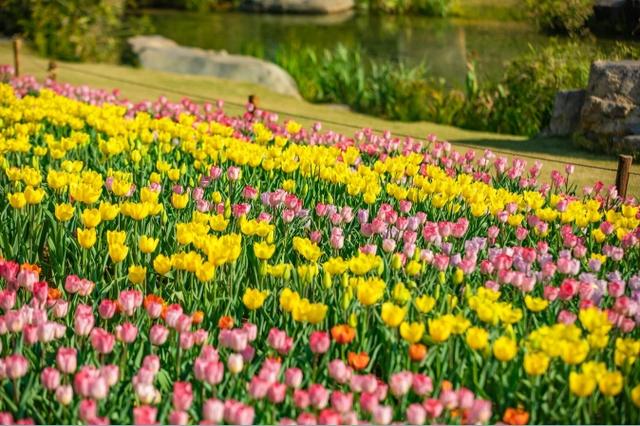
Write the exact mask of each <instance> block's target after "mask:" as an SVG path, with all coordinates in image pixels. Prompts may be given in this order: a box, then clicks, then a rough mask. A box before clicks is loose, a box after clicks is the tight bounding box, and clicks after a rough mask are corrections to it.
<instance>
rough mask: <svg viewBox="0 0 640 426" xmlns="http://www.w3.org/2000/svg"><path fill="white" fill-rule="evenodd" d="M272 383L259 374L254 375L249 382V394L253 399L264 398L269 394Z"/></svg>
mask: <svg viewBox="0 0 640 426" xmlns="http://www.w3.org/2000/svg"><path fill="white" fill-rule="evenodd" d="M270 386H271V384H270V383H269V382H267V381H266V380H263V379H261V378H260V377H258V376H253V377H252V378H251V381H250V382H249V395H250V396H251V398H253V399H263V398H264V397H265V396H267V392H268V391H269V387H270Z"/></svg>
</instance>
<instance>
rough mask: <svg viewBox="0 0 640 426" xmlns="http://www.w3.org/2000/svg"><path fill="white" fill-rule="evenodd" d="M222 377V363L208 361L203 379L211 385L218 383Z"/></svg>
mask: <svg viewBox="0 0 640 426" xmlns="http://www.w3.org/2000/svg"><path fill="white" fill-rule="evenodd" d="M223 377H224V364H222V362H220V361H209V363H208V364H207V365H206V367H205V369H204V380H205V381H206V382H207V383H209V384H210V385H211V386H215V385H218V384H220V383H221V382H222V379H223Z"/></svg>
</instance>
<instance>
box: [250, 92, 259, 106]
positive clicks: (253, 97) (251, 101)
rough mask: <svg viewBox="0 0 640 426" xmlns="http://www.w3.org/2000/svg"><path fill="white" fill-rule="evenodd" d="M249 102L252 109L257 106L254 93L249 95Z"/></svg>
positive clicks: (256, 98)
mask: <svg viewBox="0 0 640 426" xmlns="http://www.w3.org/2000/svg"><path fill="white" fill-rule="evenodd" d="M249 103H250V104H251V105H253V108H254V110H255V109H256V108H258V97H257V96H256V95H249Z"/></svg>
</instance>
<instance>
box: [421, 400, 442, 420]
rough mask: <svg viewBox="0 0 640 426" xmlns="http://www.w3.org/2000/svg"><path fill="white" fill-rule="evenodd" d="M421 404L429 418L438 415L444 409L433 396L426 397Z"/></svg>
mask: <svg viewBox="0 0 640 426" xmlns="http://www.w3.org/2000/svg"><path fill="white" fill-rule="evenodd" d="M422 406H423V407H424V409H425V411H426V413H427V417H429V418H430V419H435V418H438V417H440V414H442V411H443V410H444V406H443V405H442V403H441V402H440V401H439V400H437V399H435V398H429V399H426V400H425V401H424V402H423V403H422Z"/></svg>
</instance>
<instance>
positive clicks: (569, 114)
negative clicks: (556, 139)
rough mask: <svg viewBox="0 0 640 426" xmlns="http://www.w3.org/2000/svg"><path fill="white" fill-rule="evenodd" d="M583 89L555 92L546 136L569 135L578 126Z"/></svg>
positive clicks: (582, 102)
mask: <svg viewBox="0 0 640 426" xmlns="http://www.w3.org/2000/svg"><path fill="white" fill-rule="evenodd" d="M585 94H586V91H585V90H563V91H560V92H558V93H556V97H555V101H554V104H553V112H552V115H551V121H550V122H549V127H548V128H547V129H545V131H544V132H543V133H544V134H545V135H547V136H569V135H572V134H573V133H574V132H575V131H576V130H577V128H578V124H579V121H580V112H581V111H582V105H583V104H584V98H585Z"/></svg>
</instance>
